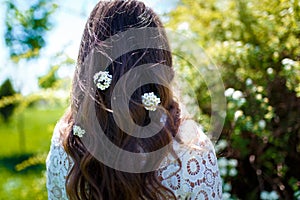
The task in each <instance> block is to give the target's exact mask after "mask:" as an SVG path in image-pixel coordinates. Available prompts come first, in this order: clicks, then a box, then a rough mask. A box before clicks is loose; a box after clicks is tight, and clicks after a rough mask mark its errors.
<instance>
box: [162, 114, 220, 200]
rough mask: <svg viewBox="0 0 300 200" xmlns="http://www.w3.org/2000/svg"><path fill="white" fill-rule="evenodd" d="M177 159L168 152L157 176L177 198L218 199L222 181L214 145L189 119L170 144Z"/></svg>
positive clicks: (182, 124) (199, 127)
mask: <svg viewBox="0 0 300 200" xmlns="http://www.w3.org/2000/svg"><path fill="white" fill-rule="evenodd" d="M173 147H174V151H175V153H176V155H177V159H176V158H174V157H173V160H172V158H171V157H172V156H173V155H172V154H169V156H168V159H166V160H165V162H164V163H163V165H161V168H160V169H159V170H158V176H159V178H160V180H161V181H162V183H163V185H165V186H166V187H168V188H170V189H172V191H173V192H174V194H175V195H176V196H177V197H184V198H187V197H188V198H189V199H197V198H199V199H221V197H222V181H221V178H220V174H219V169H218V164H217V158H216V155H215V151H214V146H213V144H212V142H211V141H210V139H209V137H208V136H206V135H205V133H204V132H203V131H202V128H201V126H200V125H199V124H197V123H196V122H195V121H193V120H185V121H183V122H182V123H181V125H180V128H179V131H178V135H177V136H176V138H175V139H174V143H173Z"/></svg>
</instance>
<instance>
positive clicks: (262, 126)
mask: <svg viewBox="0 0 300 200" xmlns="http://www.w3.org/2000/svg"><path fill="white" fill-rule="evenodd" d="M258 126H259V128H261V129H264V128H265V127H266V121H265V120H263V119H261V120H259V122H258Z"/></svg>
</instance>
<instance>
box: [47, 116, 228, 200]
mask: <svg viewBox="0 0 300 200" xmlns="http://www.w3.org/2000/svg"><path fill="white" fill-rule="evenodd" d="M60 126H62V124H61V123H58V124H57V126H56V128H55V129H54V134H53V137H52V140H51V147H50V152H49V154H48V157H47V160H46V166H47V190H48V199H51V200H54V199H68V197H67V194H66V189H65V181H66V176H67V174H68V172H69V170H70V168H71V166H72V160H71V159H70V157H69V156H68V155H67V154H66V152H65V150H64V148H63V146H62V144H61V142H60V134H59V127H60ZM176 137H178V138H179V140H181V142H178V141H177V140H175V139H174V142H173V147H174V150H175V152H176V154H177V155H178V157H179V159H180V161H181V168H180V164H179V162H177V161H176V160H175V159H174V158H173V157H172V155H168V156H167V157H166V158H165V159H164V160H163V162H162V164H161V168H160V169H159V170H157V176H158V178H159V180H160V181H161V182H162V184H163V185H164V186H166V187H168V188H170V189H171V190H172V191H173V193H174V194H175V196H176V197H177V198H178V199H192V200H194V199H195V200H196V199H201V200H202V199H203V200H204V199H205V200H207V199H222V181H221V178H220V174H219V170H218V165H217V159H216V155H215V152H214V148H213V145H212V143H211V142H210V140H209V139H208V138H207V136H206V135H205V134H204V133H203V132H202V131H201V129H200V128H199V126H198V125H197V124H196V123H195V122H193V121H192V120H186V121H184V122H183V123H182V124H181V126H180V128H179V132H178V134H177V136H176Z"/></svg>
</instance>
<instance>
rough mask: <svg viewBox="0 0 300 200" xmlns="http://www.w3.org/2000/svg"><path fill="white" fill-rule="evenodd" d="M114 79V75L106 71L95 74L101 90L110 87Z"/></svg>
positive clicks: (95, 80) (95, 81)
mask: <svg viewBox="0 0 300 200" xmlns="http://www.w3.org/2000/svg"><path fill="white" fill-rule="evenodd" d="M111 80H112V75H110V74H109V73H108V72H106V71H99V72H97V73H96V74H95V75H94V83H95V84H96V86H97V88H99V89H100V90H105V89H107V88H109V86H110V83H111Z"/></svg>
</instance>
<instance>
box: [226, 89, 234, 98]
mask: <svg viewBox="0 0 300 200" xmlns="http://www.w3.org/2000/svg"><path fill="white" fill-rule="evenodd" d="M233 93H234V89H233V88H228V89H227V90H225V92H224V95H225V96H226V97H230V96H231V95H232V94H233Z"/></svg>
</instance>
